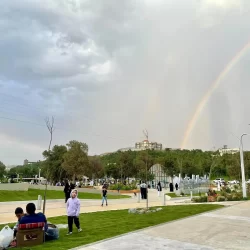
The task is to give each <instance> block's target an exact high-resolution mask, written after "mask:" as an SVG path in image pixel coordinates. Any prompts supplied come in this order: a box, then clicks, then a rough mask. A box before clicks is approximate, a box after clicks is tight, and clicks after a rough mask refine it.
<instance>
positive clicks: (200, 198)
mask: <svg viewBox="0 0 250 250" xmlns="http://www.w3.org/2000/svg"><path fill="white" fill-rule="evenodd" d="M192 201H193V202H207V196H199V197H194V198H193V199H192Z"/></svg>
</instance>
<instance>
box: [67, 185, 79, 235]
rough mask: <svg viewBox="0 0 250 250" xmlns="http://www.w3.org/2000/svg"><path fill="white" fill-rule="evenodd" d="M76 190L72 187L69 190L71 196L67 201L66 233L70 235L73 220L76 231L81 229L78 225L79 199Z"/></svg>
mask: <svg viewBox="0 0 250 250" xmlns="http://www.w3.org/2000/svg"><path fill="white" fill-rule="evenodd" d="M77 195H78V192H77V190H76V189H73V190H72V192H71V195H70V196H71V198H69V199H68V201H67V215H68V230H69V231H68V234H67V235H71V234H72V231H73V222H74V223H75V225H76V227H77V229H78V232H79V233H80V232H81V231H82V229H81V227H80V221H79V214H80V207H81V204H80V200H79V199H78V198H77Z"/></svg>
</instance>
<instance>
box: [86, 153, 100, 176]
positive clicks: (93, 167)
mask: <svg viewBox="0 0 250 250" xmlns="http://www.w3.org/2000/svg"><path fill="white" fill-rule="evenodd" d="M103 175H104V167H103V165H102V162H101V160H100V159H99V158H98V157H97V156H90V157H89V168H88V172H87V176H88V177H90V178H92V179H95V178H102V177H103Z"/></svg>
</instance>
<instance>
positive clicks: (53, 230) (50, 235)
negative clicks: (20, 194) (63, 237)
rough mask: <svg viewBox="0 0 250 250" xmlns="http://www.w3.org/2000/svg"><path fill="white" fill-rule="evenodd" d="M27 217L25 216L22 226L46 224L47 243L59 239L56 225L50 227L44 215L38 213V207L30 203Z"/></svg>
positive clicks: (21, 222)
mask: <svg viewBox="0 0 250 250" xmlns="http://www.w3.org/2000/svg"><path fill="white" fill-rule="evenodd" d="M26 212H27V215H24V216H23V217H22V218H21V220H20V222H19V223H20V224H30V223H40V222H44V223H45V226H44V231H45V241H49V240H56V239H58V238H59V230H58V228H57V227H55V226H54V225H52V226H48V223H47V219H46V217H45V215H44V214H43V213H36V205H35V204H34V203H28V204H27V206H26Z"/></svg>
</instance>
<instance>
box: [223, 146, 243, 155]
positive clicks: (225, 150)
mask: <svg viewBox="0 0 250 250" xmlns="http://www.w3.org/2000/svg"><path fill="white" fill-rule="evenodd" d="M239 152H240V149H239V148H228V147H227V146H226V145H225V146H224V147H223V148H220V149H219V153H220V156H222V155H224V154H232V155H233V154H237V153H239Z"/></svg>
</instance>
